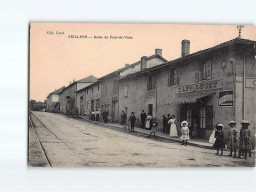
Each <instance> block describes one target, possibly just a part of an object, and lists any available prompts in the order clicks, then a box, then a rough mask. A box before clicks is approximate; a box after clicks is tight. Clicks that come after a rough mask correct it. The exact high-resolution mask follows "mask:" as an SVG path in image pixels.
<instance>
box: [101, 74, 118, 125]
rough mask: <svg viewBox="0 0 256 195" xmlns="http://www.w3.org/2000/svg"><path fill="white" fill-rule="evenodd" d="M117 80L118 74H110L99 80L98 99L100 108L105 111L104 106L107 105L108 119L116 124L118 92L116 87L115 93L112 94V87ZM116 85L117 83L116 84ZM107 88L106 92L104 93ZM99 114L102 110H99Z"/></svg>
mask: <svg viewBox="0 0 256 195" xmlns="http://www.w3.org/2000/svg"><path fill="white" fill-rule="evenodd" d="M118 80H119V73H116V74H111V75H109V76H108V77H105V78H102V79H101V98H100V104H101V108H102V106H103V108H104V109H105V105H109V115H108V118H109V120H110V121H112V122H118V116H119V112H118V105H119V102H118V90H119V86H118V85H117V91H116V93H114V85H115V81H118ZM117 84H118V83H117ZM106 87H107V92H106V90H105V89H106ZM101 112H103V110H102V109H101Z"/></svg>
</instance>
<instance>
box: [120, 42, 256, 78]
mask: <svg viewBox="0 0 256 195" xmlns="http://www.w3.org/2000/svg"><path fill="white" fill-rule="evenodd" d="M232 44H256V41H252V40H249V39H241V38H235V39H232V40H230V41H226V42H223V43H221V44H219V45H216V46H214V47H210V48H208V49H204V50H200V51H197V52H195V53H192V54H189V55H187V56H184V57H180V58H177V59H174V60H171V61H169V62H165V63H163V64H159V65H157V66H154V67H151V68H147V69H145V70H142V71H139V72H135V73H133V74H129V75H127V76H124V77H122V78H121V79H122V80H123V79H125V78H128V77H131V76H135V75H139V74H142V73H145V72H148V71H150V70H153V69H160V68H162V67H166V66H170V65H173V64H175V63H177V62H182V61H185V60H187V59H191V58H193V57H198V56H200V55H203V54H206V53H209V52H212V51H215V50H218V49H221V48H225V47H227V46H230V45H232Z"/></svg>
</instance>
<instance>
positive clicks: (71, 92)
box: [60, 75, 97, 114]
mask: <svg viewBox="0 0 256 195" xmlns="http://www.w3.org/2000/svg"><path fill="white" fill-rule="evenodd" d="M95 81H97V78H96V77H94V76H93V75H91V76H88V77H86V78H83V79H80V80H78V81H73V83H70V84H69V86H67V87H66V88H64V90H63V91H62V92H61V93H60V111H61V112H63V113H65V114H66V113H69V112H70V111H71V110H72V109H74V108H75V106H76V105H77V99H76V92H77V91H78V90H80V89H82V88H84V87H86V86H88V85H90V84H91V83H94V82H95Z"/></svg>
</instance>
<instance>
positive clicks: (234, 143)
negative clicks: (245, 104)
mask: <svg viewBox="0 0 256 195" xmlns="http://www.w3.org/2000/svg"><path fill="white" fill-rule="evenodd" d="M228 125H229V126H230V131H229V132H228V135H229V140H228V148H229V150H230V154H229V156H232V152H233V150H234V157H236V149H237V148H238V140H237V131H236V128H235V126H236V122H235V121H230V122H229V123H228Z"/></svg>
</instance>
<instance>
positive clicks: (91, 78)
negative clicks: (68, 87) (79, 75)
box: [75, 75, 98, 83]
mask: <svg viewBox="0 0 256 195" xmlns="http://www.w3.org/2000/svg"><path fill="white" fill-rule="evenodd" d="M97 80H98V79H97V78H96V77H95V76H93V75H91V76H88V77H85V78H83V79H80V80H78V81H75V82H77V83H94V82H96V81H97Z"/></svg>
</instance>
